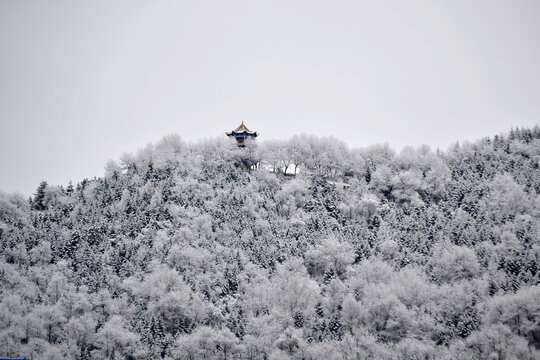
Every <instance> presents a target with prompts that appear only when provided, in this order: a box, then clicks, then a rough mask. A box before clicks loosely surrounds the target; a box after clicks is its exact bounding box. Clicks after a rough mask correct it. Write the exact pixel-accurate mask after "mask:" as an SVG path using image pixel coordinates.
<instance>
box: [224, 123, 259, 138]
mask: <svg viewBox="0 0 540 360" xmlns="http://www.w3.org/2000/svg"><path fill="white" fill-rule="evenodd" d="M236 134H238V135H240V134H247V135H252V136H257V132H256V131H251V130H249V129H248V128H247V127H246V125H244V122H243V121H242V123H241V124H240V126H238V127H237V128H236V129H234V130H233V131H231V132H228V133H227V135H228V136H232V135H236Z"/></svg>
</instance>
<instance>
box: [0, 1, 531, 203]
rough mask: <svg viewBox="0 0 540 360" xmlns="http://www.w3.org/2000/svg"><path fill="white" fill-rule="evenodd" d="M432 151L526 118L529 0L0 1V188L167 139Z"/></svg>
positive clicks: (53, 178)
mask: <svg viewBox="0 0 540 360" xmlns="http://www.w3.org/2000/svg"><path fill="white" fill-rule="evenodd" d="M242 118H243V119H244V120H245V123H246V125H247V126H248V127H249V128H250V129H251V130H256V131H258V132H259V134H260V138H259V139H275V138H288V137H290V136H291V135H293V134H299V133H310V134H315V135H320V136H323V135H333V136H335V137H338V138H341V139H343V140H344V141H346V142H347V143H348V144H349V145H351V146H360V147H363V146H368V145H371V144H375V143H384V142H387V143H389V144H390V145H391V146H392V147H394V148H395V149H397V150H399V149H401V148H402V147H403V146H405V145H414V146H417V145H421V144H428V145H430V146H432V147H433V148H436V147H440V148H443V149H445V148H447V147H448V146H449V145H450V144H451V143H453V142H455V141H457V140H459V141H464V140H476V139H478V138H481V137H484V136H493V135H495V134H498V133H501V132H506V131H508V130H510V128H511V127H512V126H513V127H517V126H519V127H522V126H524V127H532V126H534V125H535V124H539V123H540V121H539V119H540V1H538V0H530V1H525V0H523V1H519V0H518V1H508V0H485V1H470V0H458V1H455V0H449V1H433V0H426V1H402V0H397V1H379V0H374V1H369V2H368V1H359V0H355V1H314V0H306V1H294V0H288V1H261V0H258V1H254V0H246V1H178V0H175V1H133V0H130V1H110V0H107V1H94V0H93V1H72V0H68V1H59V0H55V1H28V0H25V1H15V0H14V1H5V0H0V190H2V191H6V192H12V191H20V192H22V193H23V194H25V195H30V194H31V193H33V192H34V191H35V189H36V187H37V186H38V184H39V182H40V181H41V180H46V181H48V182H49V183H50V184H63V185H65V184H67V182H68V181H69V180H73V181H74V182H77V181H80V180H81V179H82V178H84V177H89V178H91V177H93V176H101V175H102V174H103V167H104V165H105V163H106V162H107V160H109V159H118V157H119V156H120V155H121V154H122V153H123V152H126V151H127V152H134V151H136V150H137V149H138V148H141V147H143V146H145V145H146V144H147V143H149V142H155V141H158V140H159V139H160V138H161V137H162V136H164V135H167V134H169V133H178V134H180V135H181V136H182V138H184V139H187V140H194V139H197V138H206V137H215V136H225V135H224V133H225V131H230V130H232V129H233V128H235V127H236V126H238V125H239V123H240V121H241V119H242Z"/></svg>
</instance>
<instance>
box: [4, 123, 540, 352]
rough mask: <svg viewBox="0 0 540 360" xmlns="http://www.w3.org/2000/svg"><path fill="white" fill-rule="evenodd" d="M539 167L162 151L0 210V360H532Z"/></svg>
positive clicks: (520, 154) (499, 155)
mask: <svg viewBox="0 0 540 360" xmlns="http://www.w3.org/2000/svg"><path fill="white" fill-rule="evenodd" d="M241 159H250V160H252V161H253V163H259V166H254V168H253V169H247V168H245V166H243V165H240V164H242V163H241V162H239V160H241ZM260 164H266V165H265V166H261V165H260ZM539 165H540V128H538V127H537V128H534V129H518V130H512V131H511V132H509V133H508V134H505V135H504V136H495V137H494V138H485V139H483V140H480V141H478V142H476V143H466V144H456V145H454V146H452V147H451V148H449V149H448V150H446V151H444V152H443V151H434V150H430V149H429V148H427V147H420V148H405V149H403V150H402V151H401V152H399V153H396V152H395V151H393V150H392V149H391V148H390V147H389V146H385V145H375V146H371V147H368V148H362V149H351V148H349V147H348V146H346V145H345V144H344V143H343V142H341V141H340V140H338V139H335V138H317V137H314V136H308V135H303V136H295V137H293V138H292V139H290V140H289V141H267V142H259V144H258V145H256V144H251V145H250V146H247V147H246V148H244V149H239V148H236V147H235V146H234V145H233V144H231V143H230V142H229V141H228V139H225V138H224V139H209V140H205V141H200V142H197V143H191V144H187V143H185V142H183V141H182V140H181V139H180V138H179V137H177V136H167V137H165V138H163V140H161V141H160V142H159V143H157V144H153V145H149V146H147V147H146V148H144V149H142V150H140V151H139V152H138V153H137V154H125V155H123V156H122V157H121V158H120V159H118V160H117V161H110V162H109V163H108V164H107V165H106V167H105V174H104V176H103V177H102V178H96V179H91V180H84V181H82V182H81V183H79V184H75V185H71V184H65V185H64V186H51V185H47V183H46V182H43V183H42V184H41V185H40V186H39V187H38V188H37V190H36V193H35V194H34V196H33V197H32V198H31V199H30V201H29V200H28V199H26V198H24V197H23V196H21V195H17V194H0V294H1V296H0V357H2V356H6V357H27V358H29V359H328V360H330V359H539V358H540V300H539V299H540V286H539V285H538V284H539V279H540V276H539V269H538V267H539V256H540V248H539V246H540V244H539V239H540V236H539V235H540V223H539V221H538V219H539V216H540V197H539V192H540V171H539ZM294 173H297V175H294Z"/></svg>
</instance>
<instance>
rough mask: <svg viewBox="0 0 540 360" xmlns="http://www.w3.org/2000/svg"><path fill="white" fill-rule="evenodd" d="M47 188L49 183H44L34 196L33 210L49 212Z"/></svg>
mask: <svg viewBox="0 0 540 360" xmlns="http://www.w3.org/2000/svg"><path fill="white" fill-rule="evenodd" d="M46 188H47V182H46V181H42V182H41V183H40V184H39V186H38V188H37V190H36V193H35V194H34V200H33V201H32V209H34V210H38V211H42V210H47V207H46V206H45V203H44V200H45V189H46Z"/></svg>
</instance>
